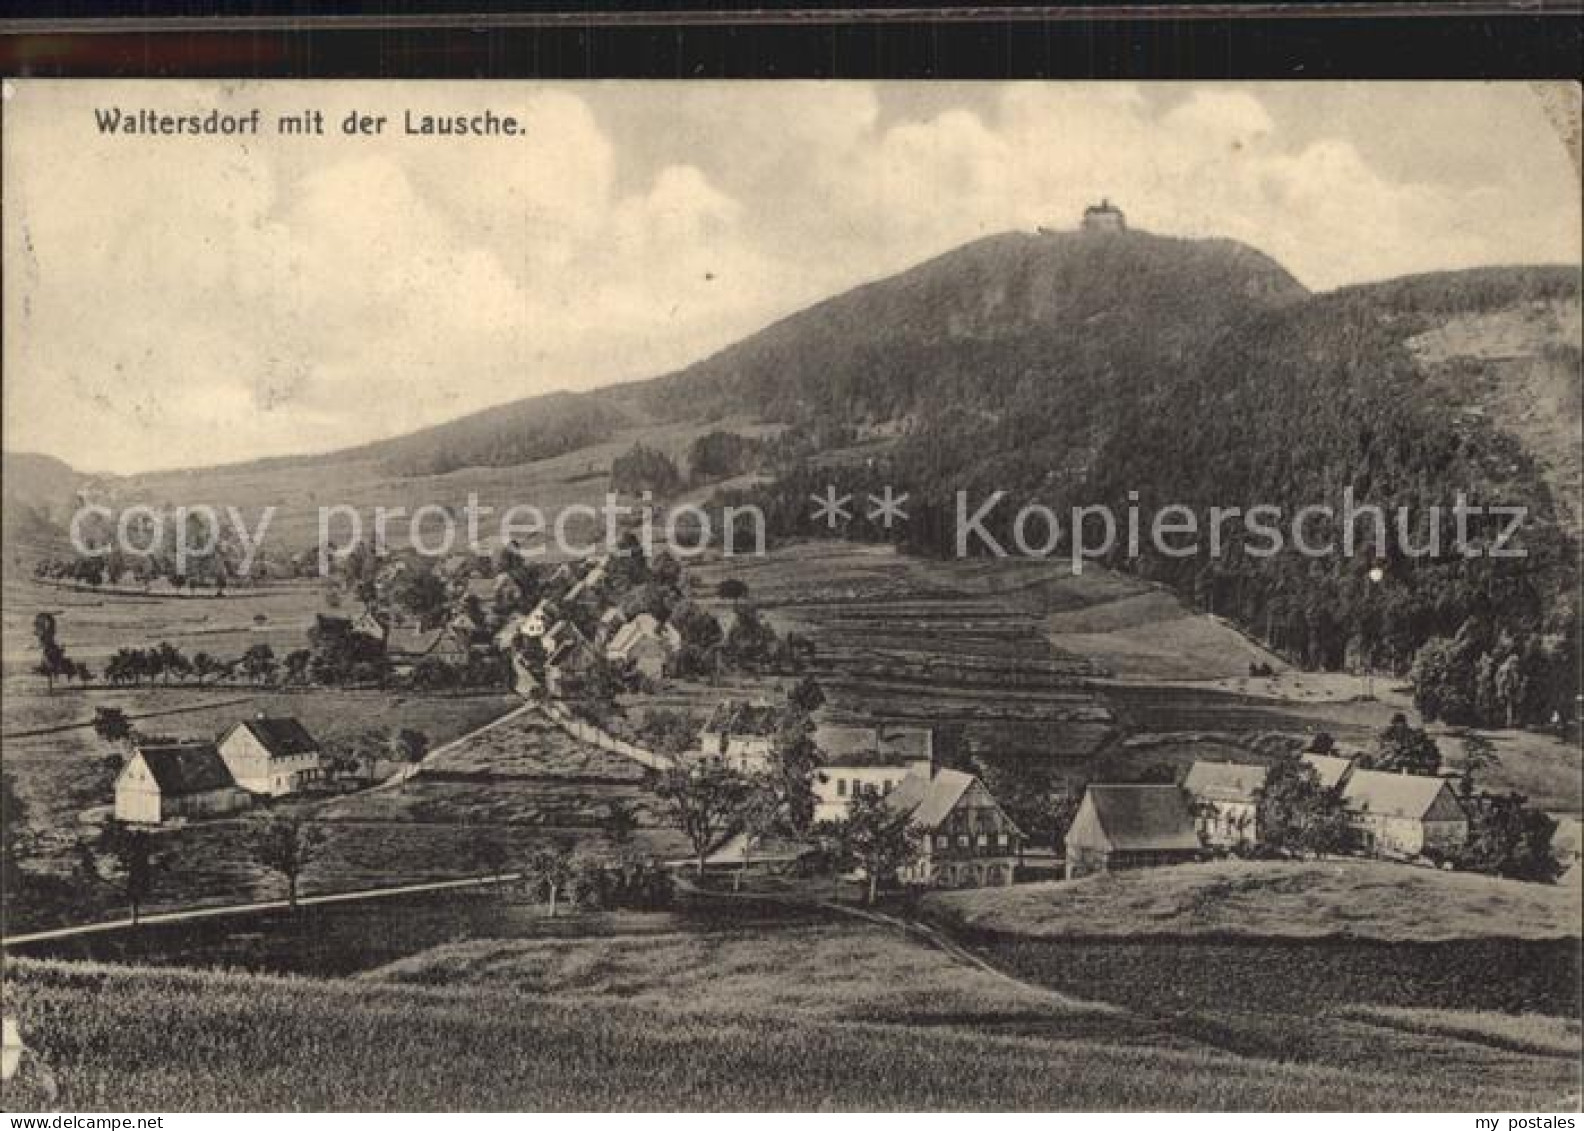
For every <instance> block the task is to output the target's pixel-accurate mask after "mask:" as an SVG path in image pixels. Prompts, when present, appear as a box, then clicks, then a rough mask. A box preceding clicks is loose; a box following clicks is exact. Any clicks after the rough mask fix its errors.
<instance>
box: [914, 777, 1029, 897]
mask: <svg viewBox="0 0 1584 1131" xmlns="http://www.w3.org/2000/svg"><path fill="white" fill-rule="evenodd" d="M886 804H887V805H888V806H889V807H890V808H891V809H893V810H894V811H896V812H898V813H907V814H908V818H909V819H908V824H909V825H911V826H912V827H913V828H914V829H915V830H917V832H918V834H919V855H918V857H917V859H915V860H914V861H913V862H912V863H911V864H909V865H908V866H907V867H906V868H904V869H903V870H902V872H901V879H902V881H903V882H904V883H911V884H925V885H929V886H931V887H952V888H967V887H1002V886H1005V885H1007V884H1010V883H1011V882H1012V874H1013V871H1014V870H1015V869H1016V868H1017V862H1018V853H1019V852H1020V851H1021V850H1022V846H1023V833H1022V830H1020V829H1019V828H1018V827H1017V825H1016V824H1014V823H1013V821H1012V818H1011V817H1008V816H1007V814H1006V810H1004V809H1002V808H1001V805H1000V803H999V802H998V801H996V799H995V797H994V796H993V795H992V794H991V793H990V791H989V790H988V789H986V788H985V786H984V783H983V782H981V781H980V780H979V779H978V778H976V777H974V776H973V775H972V774H965V773H963V772H962V771H960V770H935V771H934V772H931V771H930V770H928V769H923V770H915V771H914V772H912V773H910V774H908V775H907V776H906V777H905V778H903V779H902V781H901V782H900V783H899V784H898V785H897V786H896V788H895V789H893V790H892V791H891V792H890V793H889V794H887V795H886Z"/></svg>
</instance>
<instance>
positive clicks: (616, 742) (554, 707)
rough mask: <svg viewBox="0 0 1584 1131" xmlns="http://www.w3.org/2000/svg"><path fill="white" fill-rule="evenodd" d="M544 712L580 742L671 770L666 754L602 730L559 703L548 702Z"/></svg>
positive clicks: (655, 767) (660, 768) (650, 766)
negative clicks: (573, 714)
mask: <svg viewBox="0 0 1584 1131" xmlns="http://www.w3.org/2000/svg"><path fill="white" fill-rule="evenodd" d="M544 712H545V716H546V717H547V718H549V719H550V721H551V722H553V723H555V724H556V726H558V727H560V728H561V729H562V730H564V731H565V732H566V733H567V734H569V735H571V736H572V737H573V738H575V739H577V740H578V741H579V742H586V743H588V744H589V745H590V746H597V747H599V748H600V749H601V750H608V751H609V752H610V753H612V754H620V755H621V756H622V757H624V758H631V759H632V760H633V761H635V762H638V763H640V764H641V765H645V766H648V767H649V768H650V769H651V770H669V769H670V768H671V766H672V761H671V759H670V758H669V757H667V756H666V755H664V754H658V753H656V752H655V751H653V750H649V749H646V748H645V747H642V746H639V745H638V744H637V743H635V742H628V741H627V740H626V739H623V738H617V737H616V736H615V735H613V734H611V733H610V732H609V731H605V730H601V729H600V728H599V727H597V726H594V725H593V724H592V723H587V722H584V721H583V720H582V719H578V718H574V717H573V716H572V713H571V712H570V711H568V710H567V709H566V708H565V707H563V706H562V705H561V704H559V703H546V704H545V705H544Z"/></svg>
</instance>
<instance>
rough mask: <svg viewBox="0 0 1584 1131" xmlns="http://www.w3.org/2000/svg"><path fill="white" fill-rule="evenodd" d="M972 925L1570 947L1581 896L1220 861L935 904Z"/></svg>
mask: <svg viewBox="0 0 1584 1131" xmlns="http://www.w3.org/2000/svg"><path fill="white" fill-rule="evenodd" d="M926 906H928V907H929V908H930V910H931V911H932V912H933V913H934V914H936V915H939V916H940V917H942V918H944V919H946V920H948V921H950V922H953V923H956V924H960V925H962V926H965V927H969V928H974V929H978V930H986V931H994V932H998V933H1001V934H1007V935H1019V936H1026V937H1030V938H1042V939H1044V938H1062V937H1094V936H1111V935H1116V936H1124V935H1126V936H1140V935H1175V936H1184V935H1233V936H1246V937H1250V938H1267V939H1268V938H1327V937H1336V938H1358V939H1377V940H1380V941H1383V942H1437V941H1442V940H1449V939H1482V938H1506V939H1561V938H1577V937H1578V934H1579V913H1580V903H1579V888H1578V886H1577V884H1576V883H1571V884H1564V885H1558V886H1549V885H1542V884H1525V883H1519V882H1517V881H1514V880H1502V879H1495V878H1492V877H1489V876H1476V875H1471V874H1467V873H1454V872H1436V871H1432V870H1430V869H1427V868H1413V867H1407V866H1404V865H1401V864H1389V863H1384V862H1381V861H1374V860H1321V861H1241V860H1219V861H1214V862H1210V863H1203V864H1183V865H1179V866H1177V867H1173V868H1146V869H1141V870H1138V871H1132V872H1118V873H1112V874H1109V875H1096V876H1089V877H1086V878H1084V879H1082V880H1077V881H1074V882H1070V883H1043V884H1022V885H1018V886H1016V887H1010V888H980V889H977V890H974V891H964V892H950V893H943V894H938V895H932V896H930V897H928V899H927V901H926Z"/></svg>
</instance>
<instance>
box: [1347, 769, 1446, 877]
mask: <svg viewBox="0 0 1584 1131" xmlns="http://www.w3.org/2000/svg"><path fill="white" fill-rule="evenodd" d="M1342 805H1343V808H1345V809H1346V810H1347V815H1348V821H1349V823H1350V824H1352V826H1353V832H1354V835H1355V837H1356V838H1357V844H1358V847H1359V848H1360V849H1361V850H1362V851H1364V852H1367V853H1369V854H1371V855H1374V856H1392V857H1407V858H1410V859H1411V858H1413V857H1416V856H1424V855H1426V854H1429V855H1443V856H1445V855H1450V854H1452V853H1454V852H1456V851H1457V850H1458V849H1460V848H1462V847H1463V844H1464V842H1466V841H1467V840H1468V827H1469V823H1468V813H1467V812H1465V811H1464V809H1463V804H1462V802H1460V801H1459V800H1458V798H1457V794H1456V793H1455V792H1453V790H1452V786H1451V784H1450V783H1449V782H1448V781H1447V780H1446V779H1445V778H1431V777H1421V776H1419V775H1417V774H1391V773H1384V772H1382V771H1379V770H1354V771H1353V772H1352V773H1351V774H1349V775H1348V779H1347V784H1346V785H1344V786H1343V787H1342Z"/></svg>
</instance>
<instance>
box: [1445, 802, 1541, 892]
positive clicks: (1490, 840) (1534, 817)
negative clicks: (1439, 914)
mask: <svg viewBox="0 0 1584 1131" xmlns="http://www.w3.org/2000/svg"><path fill="white" fill-rule="evenodd" d="M1556 829H1557V823H1556V820H1555V819H1554V818H1552V817H1551V816H1550V815H1549V814H1548V813H1546V812H1544V811H1543V810H1540V809H1536V808H1534V807H1532V806H1530V805H1529V804H1527V799H1526V798H1524V797H1523V796H1522V795H1521V794H1517V793H1509V794H1506V795H1503V796H1497V795H1494V794H1484V795H1482V796H1480V797H1478V798H1475V799H1472V801H1471V803H1470V812H1469V835H1468V840H1467V841H1465V842H1464V846H1463V850H1462V852H1461V853H1460V855H1459V863H1460V864H1461V866H1462V867H1464V868H1467V869H1469V870H1471V871H1476V872H1488V873H1490V874H1492V875H1497V876H1506V877H1508V878H1509V879H1514V880H1527V881H1529V882H1530V883H1551V882H1553V881H1555V879H1556V878H1557V876H1558V875H1560V874H1561V871H1562V865H1561V864H1560V863H1559V862H1558V860H1557V858H1556V852H1555V850H1554V849H1553V848H1552V838H1553V837H1554V836H1555V835H1556Z"/></svg>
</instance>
